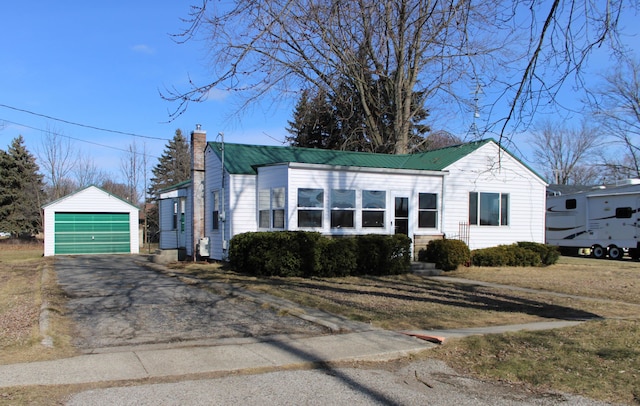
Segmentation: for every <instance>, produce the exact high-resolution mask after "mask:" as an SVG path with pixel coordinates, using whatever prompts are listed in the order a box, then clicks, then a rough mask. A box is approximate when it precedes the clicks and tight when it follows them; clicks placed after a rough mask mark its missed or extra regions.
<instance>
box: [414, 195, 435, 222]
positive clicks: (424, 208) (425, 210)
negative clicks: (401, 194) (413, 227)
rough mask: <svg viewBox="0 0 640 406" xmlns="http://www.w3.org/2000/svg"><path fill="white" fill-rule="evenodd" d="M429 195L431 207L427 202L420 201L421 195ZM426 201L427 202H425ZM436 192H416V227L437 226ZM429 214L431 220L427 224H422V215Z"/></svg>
mask: <svg viewBox="0 0 640 406" xmlns="http://www.w3.org/2000/svg"><path fill="white" fill-rule="evenodd" d="M423 196H425V197H427V196H429V197H431V198H432V199H433V207H431V205H429V204H424V205H423V201H422V197H423ZM427 203H428V202H427ZM438 211H439V210H438V194H437V193H431V192H420V193H418V228H436V229H437V228H438ZM427 215H431V216H433V219H432V222H433V223H431V222H429V225H422V224H423V222H422V220H423V216H427Z"/></svg>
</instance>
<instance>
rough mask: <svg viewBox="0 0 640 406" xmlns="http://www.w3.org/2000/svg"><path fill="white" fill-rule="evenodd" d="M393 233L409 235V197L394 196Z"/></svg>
mask: <svg viewBox="0 0 640 406" xmlns="http://www.w3.org/2000/svg"><path fill="white" fill-rule="evenodd" d="M394 217H395V222H394V233H395V234H404V235H409V198H408V197H404V196H396V197H395V216H394Z"/></svg>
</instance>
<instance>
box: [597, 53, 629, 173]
mask: <svg viewBox="0 0 640 406" xmlns="http://www.w3.org/2000/svg"><path fill="white" fill-rule="evenodd" d="M594 95H595V98H594V99H593V100H592V107H593V109H594V111H595V117H597V118H598V120H599V121H600V123H601V124H602V125H603V127H604V128H605V129H606V131H607V133H608V134H609V136H610V137H611V138H612V140H613V141H614V143H615V144H617V145H618V146H620V147H621V148H622V150H623V153H622V154H618V155H615V154H613V155H612V154H610V155H609V156H606V157H605V159H606V161H605V164H606V166H607V168H608V170H609V171H610V172H611V173H612V174H614V176H617V177H618V176H621V177H627V178H628V177H633V178H640V60H638V59H634V57H625V58H621V63H619V64H617V65H616V66H615V67H614V68H613V70H612V71H611V73H609V74H608V75H606V76H605V77H604V84H603V85H601V86H600V87H598V88H597V89H596V90H595V92H594Z"/></svg>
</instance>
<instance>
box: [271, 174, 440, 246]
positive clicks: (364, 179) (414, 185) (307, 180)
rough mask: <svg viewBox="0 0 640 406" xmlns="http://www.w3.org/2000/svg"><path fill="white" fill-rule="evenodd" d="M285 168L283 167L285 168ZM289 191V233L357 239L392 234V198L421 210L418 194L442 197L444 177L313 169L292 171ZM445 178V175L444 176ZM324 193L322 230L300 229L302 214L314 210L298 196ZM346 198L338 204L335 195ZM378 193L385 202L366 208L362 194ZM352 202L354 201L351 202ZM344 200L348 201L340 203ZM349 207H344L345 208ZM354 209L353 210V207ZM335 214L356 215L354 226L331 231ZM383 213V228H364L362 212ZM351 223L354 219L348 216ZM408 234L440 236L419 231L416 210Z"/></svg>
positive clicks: (373, 226)
mask: <svg viewBox="0 0 640 406" xmlns="http://www.w3.org/2000/svg"><path fill="white" fill-rule="evenodd" d="M283 166H284V165H283ZM288 173H289V175H288V177H289V189H288V192H287V193H288V194H287V198H288V202H289V204H288V206H287V207H288V209H287V210H288V211H287V219H288V224H289V227H288V228H289V229H290V230H297V229H301V230H310V229H312V230H314V231H319V232H321V233H323V234H335V235H356V234H369V233H377V234H393V232H394V227H393V222H394V213H393V209H394V207H395V205H394V203H393V200H392V199H393V198H394V196H396V195H403V196H406V197H407V198H409V200H410V204H409V206H410V207H412V208H417V207H418V193H419V192H425V193H434V194H438V195H440V194H441V193H442V179H443V176H442V175H438V174H433V173H427V172H425V173H423V174H421V173H420V172H419V171H393V170H388V171H384V170H381V172H380V173H375V172H374V171H370V170H358V169H356V170H348V169H343V170H340V171H336V170H324V169H315V168H313V167H304V168H298V167H295V168H289V172H288ZM443 175H444V174H443ZM301 189H303V190H322V191H323V193H324V206H323V208H322V226H321V227H314V228H309V227H300V226H299V225H298V220H299V211H301V210H302V211H308V210H313V209H314V208H310V207H304V204H303V206H302V207H299V202H298V198H299V196H298V193H299V190H301ZM335 191H337V192H338V194H340V195H343V196H347V195H348V199H347V200H348V202H346V201H345V202H337V201H335V199H333V197H332V194H333V195H335ZM364 191H375V192H376V193H378V194H380V195H381V196H382V198H383V199H384V200H383V201H378V202H377V203H376V204H375V206H377V207H372V206H371V204H372V203H371V201H370V200H371V199H370V198H369V199H368V200H369V206H370V207H365V206H366V205H363V192H364ZM352 198H353V200H352ZM338 200H345V199H338ZM346 203H348V204H347V206H349V207H342V206H345V204H346ZM350 206H353V207H350ZM336 211H341V212H342V211H349V212H352V213H353V226H351V224H347V226H344V225H341V226H340V227H332V226H331V224H332V214H333V217H334V218H333V220H334V221H333V224H334V225H336V224H337V223H336V221H337V217H336V215H335V213H336ZM373 211H377V212H382V214H381V215H377V216H376V220H377V221H379V222H380V221H381V222H382V224H375V225H374V224H373V223H372V224H363V212H373ZM348 218H349V219H350V218H351V216H348ZM409 222H410V224H409V233H410V236H412V235H413V234H423V235H434V234H438V233H439V228H440V225H439V224H438V225H437V227H436V228H434V229H418V212H417V210H414V211H413V212H411V213H410V214H409Z"/></svg>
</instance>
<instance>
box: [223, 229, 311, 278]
mask: <svg viewBox="0 0 640 406" xmlns="http://www.w3.org/2000/svg"><path fill="white" fill-rule="evenodd" d="M320 238H321V235H320V234H319V233H310V232H301V231H281V232H273V233H270V232H252V233H244V234H239V235H236V236H234V237H233V238H232V239H231V246H230V249H229V262H230V263H231V264H232V265H233V267H234V268H235V269H236V270H238V271H239V272H243V273H248V274H252V275H262V276H304V274H305V273H307V272H308V273H310V274H314V273H316V268H317V266H318V253H319V252H318V250H317V248H316V245H317V242H318V240H319V239H320Z"/></svg>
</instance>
